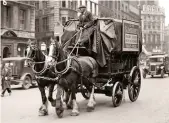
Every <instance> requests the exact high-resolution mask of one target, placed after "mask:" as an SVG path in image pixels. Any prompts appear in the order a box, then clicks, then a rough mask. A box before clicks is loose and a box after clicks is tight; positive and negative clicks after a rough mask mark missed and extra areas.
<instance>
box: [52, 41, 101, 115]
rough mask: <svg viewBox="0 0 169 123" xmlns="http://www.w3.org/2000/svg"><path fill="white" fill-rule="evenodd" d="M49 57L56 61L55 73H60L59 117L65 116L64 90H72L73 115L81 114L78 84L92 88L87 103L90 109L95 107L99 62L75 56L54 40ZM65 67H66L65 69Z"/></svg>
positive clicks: (57, 109)
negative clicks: (77, 93) (78, 101)
mask: <svg viewBox="0 0 169 123" xmlns="http://www.w3.org/2000/svg"><path fill="white" fill-rule="evenodd" d="M49 57H51V58H52V59H53V60H54V61H55V73H56V74H57V75H59V76H60V77H59V80H58V85H57V95H56V113H57V115H58V117H62V116H63V111H64V108H63V104H62V99H61V97H62V94H63V90H65V91H67V90H70V92H71V95H70V98H69V102H68V105H69V104H70V102H72V107H73V110H72V113H71V115H72V116H77V115H79V108H78V104H77V102H76V92H77V86H78V84H83V85H85V86H86V88H87V89H88V90H90V92H91V94H90V99H89V102H88V105H87V109H88V111H91V110H93V109H94V106H95V104H96V102H95V99H94V86H93V83H95V81H96V76H97V75H98V64H97V62H96V61H95V60H94V59H93V58H92V57H87V56H86V57H78V58H77V57H75V56H70V54H69V53H68V52H66V51H64V50H63V47H62V46H59V44H58V43H57V42H52V43H51V45H50V47H49ZM63 68H64V69H63Z"/></svg>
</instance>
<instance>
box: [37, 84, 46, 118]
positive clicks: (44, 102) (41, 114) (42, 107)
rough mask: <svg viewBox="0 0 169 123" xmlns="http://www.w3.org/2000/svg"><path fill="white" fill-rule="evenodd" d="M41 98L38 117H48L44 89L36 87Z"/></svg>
mask: <svg viewBox="0 0 169 123" xmlns="http://www.w3.org/2000/svg"><path fill="white" fill-rule="evenodd" d="M38 87H39V90H40V92H41V97H42V106H41V107H40V108H39V116H45V115H48V101H47V98H46V93H45V87H43V86H40V85H38Z"/></svg>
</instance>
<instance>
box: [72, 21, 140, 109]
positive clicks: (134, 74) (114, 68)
mask: <svg viewBox="0 0 169 123" xmlns="http://www.w3.org/2000/svg"><path fill="white" fill-rule="evenodd" d="M97 20H113V21H115V22H119V23H121V24H122V38H121V39H122V40H121V44H122V45H121V50H120V51H113V50H112V51H111V52H110V53H109V54H107V55H106V62H107V64H106V65H105V66H104V67H99V74H98V77H97V79H96V80H97V82H96V83H97V85H96V86H95V93H102V94H105V95H106V96H111V97H112V102H113V106H114V107H117V106H119V105H120V104H121V102H122V99H123V93H124V91H123V90H124V89H127V88H128V95H129V99H130V100H131V101H132V102H134V101H136V100H137V98H138V96H139V93H140V88H141V78H142V76H141V72H140V68H139V54H140V53H141V50H142V48H140V47H142V39H141V28H140V25H139V23H138V22H134V21H130V20H116V19H113V18H99V19H97ZM70 21H77V20H70ZM125 23H126V25H127V24H128V25H129V27H126V28H130V26H131V28H132V27H137V28H136V30H137V31H138V32H137V35H136V34H134V35H133V34H130V33H128V34H127V32H125V29H124V26H126V25H125ZM130 24H131V25H130ZM132 24H133V26H132ZM125 36H128V37H127V38H129V39H127V38H126V40H125ZM130 38H131V40H130ZM132 38H133V39H132ZM128 40H130V41H131V43H133V45H132V44H131V48H130V47H127V46H130V45H126V44H125V43H126V42H125V41H128ZM130 41H129V42H128V43H130ZM134 45H135V46H134ZM125 46H126V47H125ZM69 48H70V49H71V47H69ZM85 50H86V49H85V47H78V52H79V53H80V52H85ZM75 52H76V51H75ZM83 54H84V53H83ZM79 87H80V88H79V91H80V92H81V93H82V95H83V97H84V98H86V99H89V94H88V93H89V92H88V91H87V90H86V89H85V87H84V86H79Z"/></svg>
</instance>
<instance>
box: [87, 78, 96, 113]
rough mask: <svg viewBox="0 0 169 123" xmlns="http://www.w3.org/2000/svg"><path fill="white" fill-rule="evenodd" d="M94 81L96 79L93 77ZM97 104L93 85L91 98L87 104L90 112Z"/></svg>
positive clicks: (93, 81)
mask: <svg viewBox="0 0 169 123" xmlns="http://www.w3.org/2000/svg"><path fill="white" fill-rule="evenodd" d="M91 81H92V83H95V79H94V78H92V79H91ZM95 105H96V101H95V97H94V86H93V87H92V92H91V94H90V98H89V102H88V104H87V111H88V112H91V111H93V110H94V108H95Z"/></svg>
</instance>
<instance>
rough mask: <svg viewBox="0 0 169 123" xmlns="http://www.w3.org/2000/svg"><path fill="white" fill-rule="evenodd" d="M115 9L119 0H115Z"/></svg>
mask: <svg viewBox="0 0 169 123" xmlns="http://www.w3.org/2000/svg"><path fill="white" fill-rule="evenodd" d="M115 9H117V1H115Z"/></svg>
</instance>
